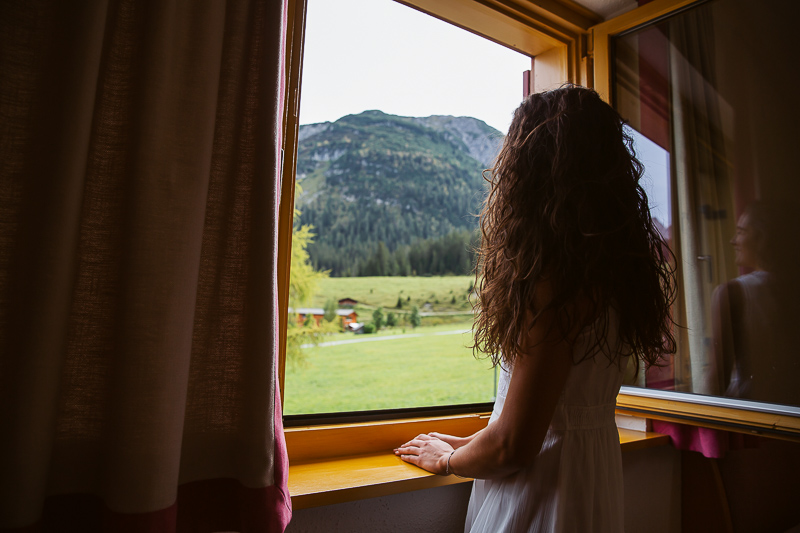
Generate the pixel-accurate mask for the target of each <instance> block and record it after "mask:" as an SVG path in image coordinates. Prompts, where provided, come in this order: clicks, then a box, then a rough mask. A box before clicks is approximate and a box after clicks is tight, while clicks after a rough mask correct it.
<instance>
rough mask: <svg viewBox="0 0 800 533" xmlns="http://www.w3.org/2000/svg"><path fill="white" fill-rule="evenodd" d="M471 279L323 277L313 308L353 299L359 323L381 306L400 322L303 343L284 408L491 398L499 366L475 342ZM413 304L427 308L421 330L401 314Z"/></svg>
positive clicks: (323, 409) (291, 368) (290, 365)
mask: <svg viewBox="0 0 800 533" xmlns="http://www.w3.org/2000/svg"><path fill="white" fill-rule="evenodd" d="M472 283H473V278H472V276H439V277H433V276H432V277H425V276H416V277H400V276H397V277H394V276H387V277H360V278H327V279H324V280H322V281H321V282H320V285H319V290H318V291H317V294H316V296H315V297H314V299H313V300H312V301H311V302H309V305H310V306H312V307H323V306H324V304H325V302H326V301H327V300H329V299H335V300H339V299H341V298H352V299H354V300H356V301H358V304H357V305H356V307H355V310H356V312H357V313H358V317H359V321H360V322H370V321H372V312H373V311H374V310H375V309H377V308H378V307H382V308H383V315H384V317H386V315H387V314H388V313H389V312H393V313H395V314H396V315H397V318H398V321H397V326H395V327H393V328H383V329H381V330H380V331H379V332H377V333H374V334H370V335H355V334H353V333H336V334H332V335H327V336H325V337H323V338H322V339H320V343H319V344H318V345H316V346H314V345H308V346H306V347H304V348H303V349H302V350H301V351H302V360H300V361H288V362H287V365H286V383H285V405H284V412H285V414H287V415H292V414H311V413H330V412H342V411H363V410H372V409H392V408H403V407H422V406H434V405H453V404H462V403H477V402H490V401H492V399H493V397H494V393H495V389H494V379H495V378H494V370H493V369H492V367H491V364H490V361H489V360H488V359H485V358H482V359H475V357H473V355H472V349H471V348H470V345H471V342H472V338H471V329H472V308H471V306H470V304H469V301H468V295H469V289H470V287H471V286H472ZM398 299H399V300H400V302H401V307H400V308H398V307H397V302H398ZM414 305H416V306H417V307H418V308H419V309H420V311H421V312H422V313H424V316H423V318H422V325H421V326H420V327H418V328H412V327H411V326H410V325H409V324H408V322H407V320H404V319H405V318H406V317H407V313H409V312H410V311H411V307H412V306H414ZM440 313H441V314H440Z"/></svg>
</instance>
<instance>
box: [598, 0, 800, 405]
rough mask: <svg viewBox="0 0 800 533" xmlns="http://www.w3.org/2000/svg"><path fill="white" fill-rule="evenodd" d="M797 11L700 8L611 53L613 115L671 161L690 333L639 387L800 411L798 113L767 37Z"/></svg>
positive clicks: (625, 37) (789, 67) (682, 319)
mask: <svg viewBox="0 0 800 533" xmlns="http://www.w3.org/2000/svg"><path fill="white" fill-rule="evenodd" d="M791 11H792V8H791V6H789V5H788V4H786V3H785V2H780V1H777V0H771V1H766V2H759V3H754V2H743V1H738V0H717V1H713V2H704V3H701V4H699V5H696V6H692V7H691V8H690V9H686V10H684V11H681V12H679V13H676V14H674V15H672V16H669V17H667V18H662V19H659V20H657V21H655V22H654V23H652V24H648V25H646V26H644V27H640V28H636V29H634V30H633V31H628V32H625V33H621V34H619V35H616V36H613V37H612V39H611V43H610V45H611V46H610V48H611V67H612V73H613V76H612V80H613V81H612V87H611V89H612V91H611V92H612V100H613V102H614V105H615V106H616V108H617V109H618V110H619V111H620V113H621V114H622V115H623V116H624V117H625V118H626V119H628V120H629V121H630V124H631V126H632V127H633V128H634V129H635V130H636V131H637V136H638V137H639V138H640V139H641V141H640V142H639V144H640V145H643V143H645V144H646V145H648V146H655V147H658V150H660V151H662V152H663V154H665V155H664V156H661V160H662V161H665V160H666V161H668V165H667V169H666V172H665V173H664V176H665V177H666V176H668V179H666V180H664V181H665V182H666V183H668V185H669V196H670V197H671V198H673V199H674V202H672V203H671V205H670V206H669V211H670V212H671V213H670V217H671V220H672V223H671V224H670V225H669V227H668V228H667V230H668V235H669V237H670V241H671V245H672V248H673V250H674V251H675V253H676V256H677V261H678V273H679V277H680V279H679V283H680V294H679V298H678V301H677V304H676V307H675V317H676V320H677V321H678V323H679V324H681V325H683V326H685V327H683V328H679V329H678V330H677V331H676V333H677V334H678V335H677V337H678V341H679V350H678V353H677V355H676V356H675V357H674V358H672V359H671V360H670V361H669V362H668V365H667V366H665V367H664V368H660V369H653V370H651V371H649V372H648V373H647V374H645V375H644V376H642V379H641V380H640V381H639V382H638V383H637V385H639V386H643V387H647V388H650V389H660V390H671V391H679V392H687V393H693V394H698V395H707V396H721V397H724V398H729V399H735V400H747V401H755V402H768V403H774V404H783V405H786V406H800V386H799V385H800V362H798V359H797V357H796V351H797V346H796V344H797V343H796V340H795V339H794V335H793V331H794V329H795V328H796V324H797V322H798V319H799V318H800V312H799V311H798V309H800V308H799V307H798V305H797V302H798V298H800V277H798V276H797V273H796V271H797V266H798V265H799V264H800V256H798V252H797V251H796V250H798V246H797V235H798V229H800V228H798V225H799V224H800V219H798V217H797V215H796V213H797V212H798V205H797V203H798V199H799V198H800V185H798V181H797V179H796V178H795V174H796V170H795V161H794V158H795V155H794V153H795V151H796V145H797V141H798V137H797V133H796V131H797V129H796V125H797V124H798V121H800V105H798V102H797V99H796V98H793V97H786V94H787V91H791V90H792V88H793V87H796V86H797V82H798V81H800V80H798V77H799V76H798V69H797V68H796V66H794V63H795V61H794V59H793V57H792V55H791V53H790V51H789V50H787V49H785V48H782V47H780V46H776V45H775V43H774V42H772V40H771V39H770V38H769V37H768V36H769V35H771V34H780V35H785V34H789V32H791V30H792V25H793V23H794V20H795V19H794V17H793V16H792V13H791ZM645 151H647V150H645ZM790 411H791V412H795V411H798V410H796V409H794V410H792V409H790Z"/></svg>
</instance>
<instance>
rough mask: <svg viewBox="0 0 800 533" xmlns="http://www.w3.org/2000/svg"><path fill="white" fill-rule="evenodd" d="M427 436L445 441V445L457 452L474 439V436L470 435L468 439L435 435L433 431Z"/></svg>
mask: <svg viewBox="0 0 800 533" xmlns="http://www.w3.org/2000/svg"><path fill="white" fill-rule="evenodd" d="M428 435H430V436H431V437H434V438H436V439H439V440H443V441H445V442H446V443H447V444H449V445H450V446H452V447H453V449H454V450H457V449H459V448H461V447H462V446H465V445H467V444H469V443H470V441H471V440H472V439H473V438H474V437H475V435H470V436H469V437H455V436H453V435H445V434H444V433H437V432H435V431H434V432H432V433H428ZM476 435H477V433H476Z"/></svg>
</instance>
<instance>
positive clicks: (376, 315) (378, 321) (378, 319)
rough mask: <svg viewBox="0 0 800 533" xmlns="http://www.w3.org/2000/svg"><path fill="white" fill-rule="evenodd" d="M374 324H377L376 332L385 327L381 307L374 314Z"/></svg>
mask: <svg viewBox="0 0 800 533" xmlns="http://www.w3.org/2000/svg"><path fill="white" fill-rule="evenodd" d="M372 323H373V324H375V331H378V330H379V329H381V327H383V307H379V308H377V309H376V310H375V311H373V312H372Z"/></svg>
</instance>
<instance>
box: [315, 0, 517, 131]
mask: <svg viewBox="0 0 800 533" xmlns="http://www.w3.org/2000/svg"><path fill="white" fill-rule="evenodd" d="M307 17H308V18H307V22H306V43H305V55H304V58H303V80H302V83H303V85H302V93H301V94H302V98H301V102H300V123H301V124H313V123H316V122H325V121H334V120H336V119H338V118H341V117H342V116H344V115H348V114H353V113H360V112H362V111H366V110H369V109H379V110H381V111H384V112H386V113H390V114H393V115H402V116H414V117H426V116H430V115H454V116H471V117H475V118H479V119H481V120H483V121H484V122H486V123H487V124H489V125H490V126H493V127H494V128H496V129H498V130H500V131H501V132H502V133H506V132H507V130H508V125H509V124H510V123H511V114H512V113H513V111H514V109H516V107H517V106H518V105H519V103H520V101H521V100H522V73H523V72H524V71H525V70H528V69H530V64H531V59H530V57H528V56H525V55H522V54H520V53H518V52H515V51H513V50H510V49H508V48H505V47H504V46H500V45H498V44H495V43H492V42H490V41H487V40H486V39H483V38H481V37H478V36H476V35H473V34H471V33H469V32H467V31H465V30H462V29H460V28H456V27H455V26H452V25H450V24H447V23H445V22H442V21H440V20H438V19H435V18H433V17H431V16H428V15H425V14H423V13H420V12H418V11H416V10H414V9H411V8H408V7H406V6H403V5H400V4H398V3H396V2H394V1H392V0H308V15H307Z"/></svg>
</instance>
